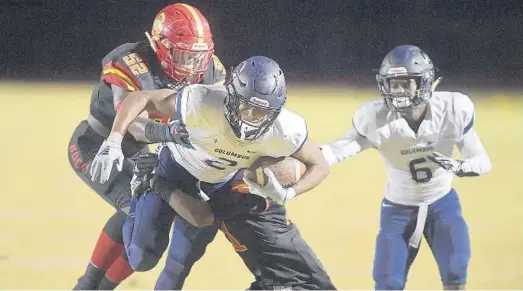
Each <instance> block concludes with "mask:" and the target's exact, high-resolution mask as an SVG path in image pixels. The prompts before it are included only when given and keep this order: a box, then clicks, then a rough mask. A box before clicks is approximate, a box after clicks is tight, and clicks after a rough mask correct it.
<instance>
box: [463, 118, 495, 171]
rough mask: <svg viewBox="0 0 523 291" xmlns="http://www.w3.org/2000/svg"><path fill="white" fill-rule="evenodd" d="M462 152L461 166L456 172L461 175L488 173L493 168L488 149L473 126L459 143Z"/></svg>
mask: <svg viewBox="0 0 523 291" xmlns="http://www.w3.org/2000/svg"><path fill="white" fill-rule="evenodd" d="M458 149H459V151H460V152H461V155H462V159H461V160H460V163H461V168H460V171H459V172H457V173H456V175H457V176H459V177H470V176H479V175H486V174H488V173H489V172H490V170H491V169H492V164H491V162H490V158H489V156H488V154H487V151H486V150H485V148H484V147H483V144H482V143H481V140H480V139H479V136H478V134H477V133H476V130H475V129H474V128H471V129H470V130H469V131H468V132H467V133H466V134H465V135H464V136H463V139H462V140H461V141H460V142H459V143H458Z"/></svg>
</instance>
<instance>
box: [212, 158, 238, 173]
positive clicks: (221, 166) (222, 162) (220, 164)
mask: <svg viewBox="0 0 523 291" xmlns="http://www.w3.org/2000/svg"><path fill="white" fill-rule="evenodd" d="M205 163H206V164H207V165H208V166H210V167H213V168H215V169H218V170H225V168H226V167H234V166H236V165H237V164H238V162H237V161H231V160H229V159H226V158H219V160H218V161H215V160H209V159H206V160H205Z"/></svg>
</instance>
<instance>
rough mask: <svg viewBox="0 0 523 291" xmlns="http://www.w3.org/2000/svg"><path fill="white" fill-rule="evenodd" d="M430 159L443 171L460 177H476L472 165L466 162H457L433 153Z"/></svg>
mask: <svg viewBox="0 0 523 291" xmlns="http://www.w3.org/2000/svg"><path fill="white" fill-rule="evenodd" d="M429 158H430V159H431V160H432V161H433V162H434V163H436V164H438V165H439V166H440V167H442V168H443V169H445V170H447V171H449V172H452V173H454V174H455V175H456V176H458V177H464V176H476V175H475V173H473V172H472V169H471V167H470V165H469V164H468V163H466V162H465V161H461V160H455V159H453V158H452V157H447V156H445V155H443V154H441V153H439V152H433V153H432V156H431V157H429Z"/></svg>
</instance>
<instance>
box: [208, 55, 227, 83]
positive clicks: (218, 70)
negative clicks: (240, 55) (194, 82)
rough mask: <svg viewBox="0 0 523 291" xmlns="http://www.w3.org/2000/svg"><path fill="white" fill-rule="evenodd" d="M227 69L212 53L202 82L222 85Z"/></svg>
mask: <svg viewBox="0 0 523 291" xmlns="http://www.w3.org/2000/svg"><path fill="white" fill-rule="evenodd" d="M226 74H227V71H226V70H225V67H224V66H223V64H222V62H221V61H220V59H219V58H218V57H217V56H216V55H212V61H211V63H210V64H209V67H208V68H207V71H206V72H205V74H204V75H203V84H208V85H223V83H224V82H225V76H226Z"/></svg>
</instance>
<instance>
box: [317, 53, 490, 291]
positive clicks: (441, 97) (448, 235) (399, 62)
mask: <svg viewBox="0 0 523 291" xmlns="http://www.w3.org/2000/svg"><path fill="white" fill-rule="evenodd" d="M376 78H377V81H378V86H379V89H380V92H381V96H382V99H381V100H378V101H374V102H369V103H367V104H364V105H363V106H362V107H361V108H359V109H358V110H357V111H356V113H355V114H354V117H353V120H352V123H353V128H352V129H351V130H350V131H349V132H348V133H347V134H346V135H345V136H343V137H341V138H339V139H338V140H335V141H333V142H331V143H329V144H327V145H323V146H322V150H323V153H324V155H325V157H326V158H327V160H328V161H329V163H330V164H335V163H338V162H341V161H343V160H345V159H347V158H350V157H352V156H354V155H356V154H358V153H359V152H361V151H364V150H366V149H369V148H376V149H377V150H378V151H379V153H380V154H381V156H382V157H383V159H384V161H385V164H386V166H387V181H386V186H385V195H384V196H385V197H384V199H383V201H382V204H381V216H380V231H379V233H378V236H377V239H376V251H375V257H374V270H373V277H374V281H375V286H374V287H375V288H376V289H377V290H383V289H393V290H399V289H403V288H404V287H405V283H406V281H407V274H408V271H409V268H410V266H411V264H412V262H413V261H414V259H415V257H416V254H417V253H418V248H419V245H420V241H421V238H422V236H425V239H426V240H427V243H428V245H429V247H430V248H431V250H432V253H433V254H434V257H435V259H436V262H437V264H438V267H439V273H440V276H441V280H442V283H443V288H444V289H451V290H456V289H464V288H465V284H466V280H467V267H468V263H469V259H470V241H469V234H468V228H467V224H466V222H465V219H464V218H463V215H462V211H461V204H460V201H459V198H458V194H457V193H456V191H455V189H454V188H452V185H451V183H452V179H453V176H458V177H476V176H479V175H485V174H487V173H489V172H490V169H491V163H490V159H489V157H488V155H487V152H486V151H485V148H484V147H483V145H482V143H481V141H480V139H479V137H478V134H477V132H476V130H475V129H474V118H475V117H474V105H473V104H472V101H471V100H470V98H469V97H468V96H466V95H464V94H461V93H458V92H444V91H441V92H440V91H436V92H434V89H435V87H436V85H437V83H438V82H439V80H440V79H437V80H435V68H434V65H433V64H432V61H431V60H430V58H429V56H428V55H427V54H426V53H425V52H423V51H422V50H421V49H420V48H418V47H416V46H412V45H402V46H398V47H395V48H394V49H393V50H392V51H391V52H389V53H388V54H387V55H386V56H385V58H384V59H383V62H382V63H381V68H380V70H379V74H377V76H376ZM455 145H456V146H457V147H458V148H459V150H460V152H461V154H462V157H461V159H455V158H453V148H454V146H455Z"/></svg>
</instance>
